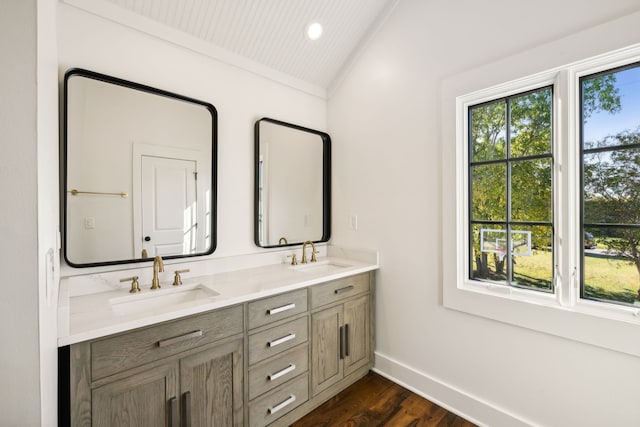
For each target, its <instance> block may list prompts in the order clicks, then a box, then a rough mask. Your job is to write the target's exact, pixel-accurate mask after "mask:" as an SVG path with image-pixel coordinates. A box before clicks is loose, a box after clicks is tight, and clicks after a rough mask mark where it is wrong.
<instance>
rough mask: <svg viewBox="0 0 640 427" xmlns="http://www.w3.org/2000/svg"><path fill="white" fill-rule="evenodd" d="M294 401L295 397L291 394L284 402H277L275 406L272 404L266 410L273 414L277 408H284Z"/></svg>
mask: <svg viewBox="0 0 640 427" xmlns="http://www.w3.org/2000/svg"><path fill="white" fill-rule="evenodd" d="M295 401H296V397H295V396H294V395H293V394H292V395H290V396H289V397H288V398H287V400H285V401H284V402H282V403H278V404H277V405H276V406H272V407H271V408H269V409H267V412H268V413H269V414H275V413H276V412H278V411H279V410H281V409H284V408H285V407H286V406H288V405H291V404H292V403H293V402H295Z"/></svg>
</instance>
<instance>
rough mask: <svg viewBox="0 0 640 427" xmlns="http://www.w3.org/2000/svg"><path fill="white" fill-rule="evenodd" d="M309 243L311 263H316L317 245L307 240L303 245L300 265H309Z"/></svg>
mask: <svg viewBox="0 0 640 427" xmlns="http://www.w3.org/2000/svg"><path fill="white" fill-rule="evenodd" d="M307 243H309V244H311V262H316V261H317V260H316V253H317V252H316V245H314V244H313V242H312V241H311V240H307V241H306V242H304V244H303V245H302V261H300V263H302V264H306V263H307Z"/></svg>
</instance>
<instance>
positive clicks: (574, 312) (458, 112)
mask: <svg viewBox="0 0 640 427" xmlns="http://www.w3.org/2000/svg"><path fill="white" fill-rule="evenodd" d="M638 61H640V44H636V45H632V46H630V47H627V48H623V49H619V50H616V51H612V52H610V53H606V54H602V55H599V56H596V57H592V58H589V59H586V60H582V61H577V62H574V63H571V64H568V65H563V66H560V67H556V68H553V69H550V70H547V71H544V72H540V73H537V74H533V75H530V76H527V77H524V78H520V79H515V80H511V81H509V82H507V83H502V84H497V85H494V86H491V87H488V88H485V89H481V90H477V91H473V92H468V93H466V94H462V95H458V96H456V95H455V94H454V98H455V112H454V117H455V133H454V135H455V139H456V144H455V160H456V165H455V166H456V168H455V183H454V185H455V219H454V220H453V224H452V227H454V226H455V230H454V229H453V228H450V230H452V231H453V232H454V234H455V236H454V237H455V238H454V241H453V242H452V244H448V243H447V242H446V239H447V238H453V237H452V236H447V235H446V234H447V231H446V229H445V232H444V233H443V247H444V248H445V250H446V249H447V248H448V249H449V251H448V254H451V255H453V253H454V251H455V262H454V263H451V264H449V263H448V262H446V260H445V262H444V264H443V265H444V268H445V274H444V279H445V283H444V285H443V305H444V306H445V307H447V308H449V309H454V310H458V311H463V312H465V313H469V314H474V315H478V316H481V317H485V318H489V319H493V320H497V321H500V322H505V323H508V324H512V325H516V326H520V327H524V328H528V329H532V330H536V331H540V332H544V333H548V334H551V335H556V336H560V337H564V338H569V339H572V340H576V341H580V342H584V343H588V344H592V345H596V346H599V347H603V348H607V349H611V350H615V351H620V352H623V353H627V354H631V355H634V356H640V307H633V306H632V307H630V306H622V305H619V304H613V303H607V302H599V301H592V300H588V299H583V298H581V296H580V281H581V276H580V275H581V272H580V266H581V256H582V242H583V238H582V236H581V234H580V233H581V229H582V221H581V217H580V216H579V215H580V213H581V208H580V201H581V194H582V189H581V188H579V185H580V183H581V177H580V175H579V173H580V170H581V169H580V168H581V157H580V153H581V150H580V129H581V113H580V102H579V101H580V91H579V89H580V86H579V84H580V83H579V82H580V77H581V76H586V75H591V74H595V73H597V72H603V71H606V70H611V69H615V68H618V67H621V66H624V65H628V64H632V63H634V62H638ZM501 65H504V63H502V64H501ZM466 77H467V78H468V77H469V76H468V75H467V76H466ZM454 83H455V82H454ZM548 85H553V107H552V108H553V112H554V116H553V119H552V126H553V149H552V150H553V153H554V163H553V176H554V183H553V188H552V192H553V195H554V200H553V203H554V205H553V206H554V209H553V222H554V235H553V238H554V274H553V288H554V289H555V292H554V293H551V294H549V293H544V292H539V291H535V290H529V289H520V288H514V287H511V286H504V285H499V284H495V285H494V284H491V283H487V282H480V281H477V280H471V279H469V277H470V271H469V268H470V263H469V255H468V254H469V246H468V245H469V241H470V240H469V220H470V204H469V197H468V195H469V188H468V182H469V177H468V164H469V157H468V156H469V148H468V147H469V141H468V138H469V122H468V108H469V107H470V106H472V105H477V104H481V103H483V102H489V101H491V100H494V99H499V98H502V97H507V96H511V95H517V94H518V93H524V92H528V91H531V90H535V89H539V88H542V87H544V86H548ZM450 86H451V87H453V90H456V89H457V88H456V86H455V84H451V83H450ZM446 134H447V132H446V131H445V135H446ZM445 155H446V150H445ZM444 160H446V159H444ZM571 218H573V220H571ZM446 223H447V221H445V224H446ZM445 228H446V227H445ZM444 258H446V255H445V256H444V257H443V259H444ZM449 265H455V271H453V270H448V268H449ZM447 279H453V280H447Z"/></svg>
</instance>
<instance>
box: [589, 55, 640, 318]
mask: <svg viewBox="0 0 640 427" xmlns="http://www.w3.org/2000/svg"><path fill="white" fill-rule="evenodd" d="M632 68H637V69H640V61H636V62H631V63H628V64H625V65H622V66H617V67H612V68H607V69H605V70H603V71H598V72H595V73H590V74H585V73H581V74H580V75H579V76H578V77H577V85H578V91H579V100H580V105H579V110H578V111H579V127H580V132H579V134H578V146H579V148H578V149H579V151H580V155H579V157H580V159H579V160H580V170H579V179H580V188H584V182H585V181H584V158H585V155H588V154H593V153H604V152H610V153H611V152H614V151H622V150H631V149H636V150H637V149H639V148H640V143H636V144H632V145H617V146H606V147H596V148H589V149H585V147H584V105H583V103H582V99H583V95H584V94H583V91H582V83H583V81H584V80H585V79H591V78H597V77H599V76H603V75H608V74H614V73H617V72H621V71H625V70H629V69H632ZM584 202H585V198H584V191H580V235H581V236H583V235H584V234H585V233H586V228H587V227H593V228H635V229H637V230H640V225H638V224H629V223H620V222H618V223H614V224H600V223H585V210H584ZM584 249H585V248H584V245H582V246H581V251H580V276H579V277H580V283H579V286H580V291H579V292H580V299H581V300H586V301H593V302H596V303H605V304H615V305H622V306H627V307H628V305H624V304H622V303H617V302H614V301H608V300H600V299H598V298H587V297H585V280H584V276H585V255H584Z"/></svg>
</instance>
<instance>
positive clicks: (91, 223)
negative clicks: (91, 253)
mask: <svg viewBox="0 0 640 427" xmlns="http://www.w3.org/2000/svg"><path fill="white" fill-rule="evenodd" d="M84 228H85V229H87V230H93V229H94V228H96V219H95V218H94V217H92V216H87V217H85V218H84Z"/></svg>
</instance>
